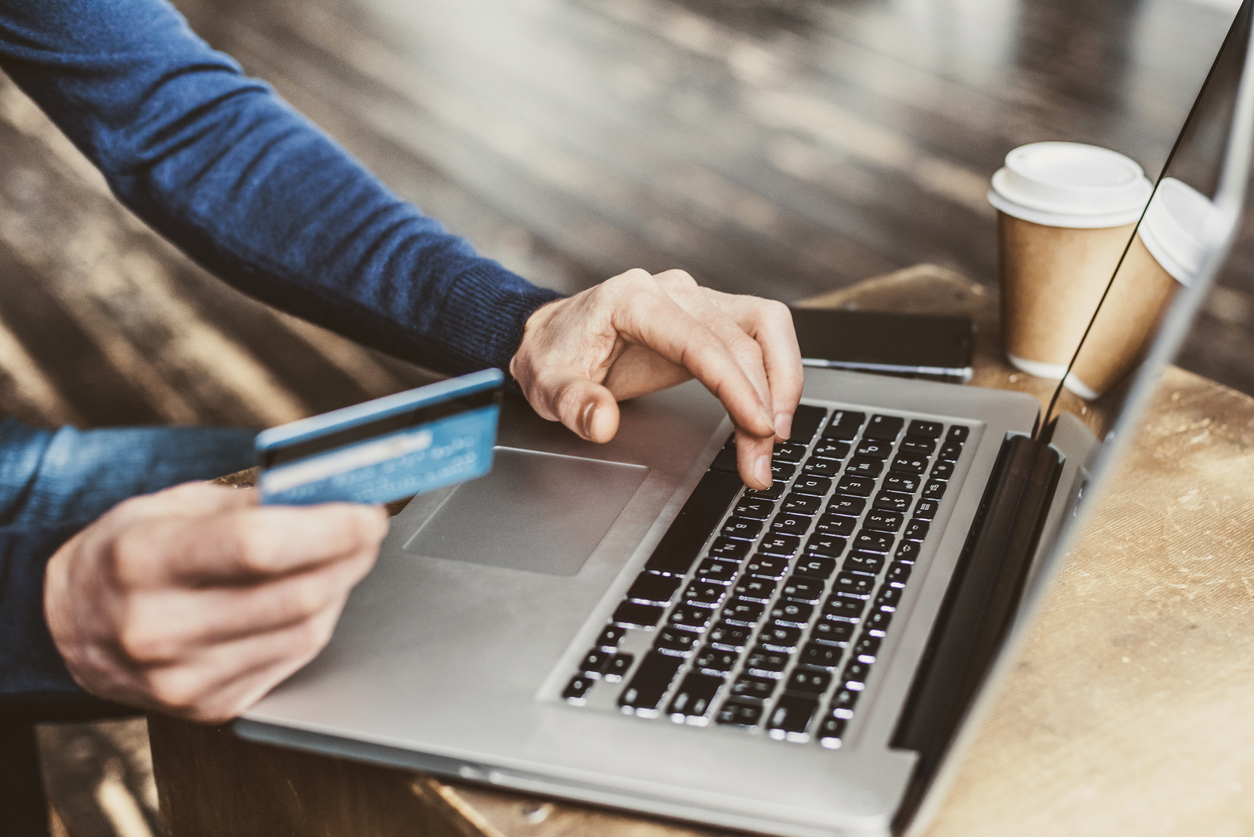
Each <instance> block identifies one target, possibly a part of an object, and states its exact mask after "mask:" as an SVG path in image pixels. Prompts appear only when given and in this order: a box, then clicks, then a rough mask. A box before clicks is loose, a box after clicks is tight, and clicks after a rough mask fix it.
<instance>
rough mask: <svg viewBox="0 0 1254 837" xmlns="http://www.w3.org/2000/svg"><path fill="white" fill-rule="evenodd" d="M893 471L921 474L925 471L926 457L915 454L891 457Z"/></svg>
mask: <svg viewBox="0 0 1254 837" xmlns="http://www.w3.org/2000/svg"><path fill="white" fill-rule="evenodd" d="M893 470H894V471H906V472H908V473H911V474H922V473H923V472H924V471H926V470H927V457H926V456H919V455H918V454H917V453H901V454H898V455H897V456H895V457H893Z"/></svg>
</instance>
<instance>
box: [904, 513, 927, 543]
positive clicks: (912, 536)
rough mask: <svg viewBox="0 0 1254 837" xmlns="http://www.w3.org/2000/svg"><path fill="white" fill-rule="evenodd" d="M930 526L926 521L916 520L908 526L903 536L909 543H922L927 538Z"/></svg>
mask: <svg viewBox="0 0 1254 837" xmlns="http://www.w3.org/2000/svg"><path fill="white" fill-rule="evenodd" d="M929 525H930V524H929V523H928V522H927V521H926V520H919V519H918V518H915V519H914V520H911V521H910V522H909V523H907V524H906V528H905V529H904V530H903V531H902V533H901V536H902V537H903V538H905V539H906V540H908V541H921V540H923V539H924V538H926V537H927V530H928V526H929Z"/></svg>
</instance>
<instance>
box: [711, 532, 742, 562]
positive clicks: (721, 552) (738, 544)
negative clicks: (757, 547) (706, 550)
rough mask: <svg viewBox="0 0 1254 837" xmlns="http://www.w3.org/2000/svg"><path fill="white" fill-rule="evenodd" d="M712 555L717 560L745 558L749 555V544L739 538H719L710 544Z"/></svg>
mask: <svg viewBox="0 0 1254 837" xmlns="http://www.w3.org/2000/svg"><path fill="white" fill-rule="evenodd" d="M710 554H711V555H713V556H714V557H715V558H733V559H735V558H743V557H745V556H746V555H748V554H749V542H748V541H745V540H741V539H739V538H727V537H718V538H715V539H714V543H712V544H710Z"/></svg>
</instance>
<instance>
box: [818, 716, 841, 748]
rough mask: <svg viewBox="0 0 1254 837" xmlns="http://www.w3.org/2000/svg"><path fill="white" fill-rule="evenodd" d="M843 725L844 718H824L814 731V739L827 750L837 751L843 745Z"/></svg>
mask: <svg viewBox="0 0 1254 837" xmlns="http://www.w3.org/2000/svg"><path fill="white" fill-rule="evenodd" d="M845 723H846V722H845V719H844V718H832V717H827V718H824V719H823V720H822V721H820V722H819V726H818V729H816V730H815V731H814V737H815V738H817V739H818V740H819V744H821V745H822V746H824V747H826V748H827V749H829V750H839V749H840V748H841V746H843V745H844V737H845Z"/></svg>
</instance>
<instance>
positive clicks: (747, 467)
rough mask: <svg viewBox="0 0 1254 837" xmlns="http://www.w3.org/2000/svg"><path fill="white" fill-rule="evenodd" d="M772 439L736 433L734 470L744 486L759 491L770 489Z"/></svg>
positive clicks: (740, 432) (741, 432)
mask: <svg viewBox="0 0 1254 837" xmlns="http://www.w3.org/2000/svg"><path fill="white" fill-rule="evenodd" d="M774 441H775V440H774V438H773V437H771V436H767V437H766V438H763V437H761V436H751V435H749V434H748V433H745V432H743V431H740V430H737V431H736V470H737V471H739V472H740V478H741V479H742V480H744V483H745V485H747V486H749V487H750V488H756V489H758V490H759V491H762V490H765V489H767V488H770V487H771V451H772V450H773V448H774Z"/></svg>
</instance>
